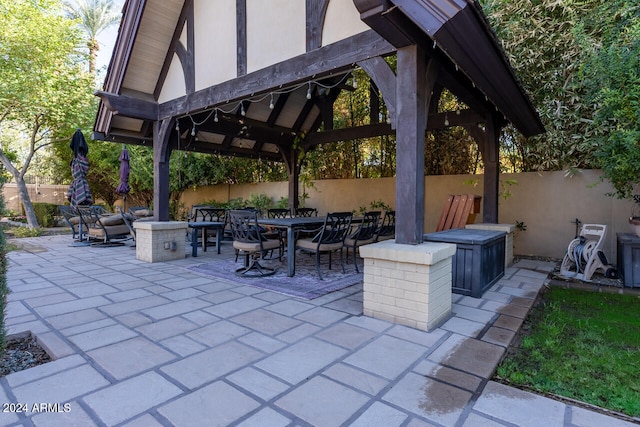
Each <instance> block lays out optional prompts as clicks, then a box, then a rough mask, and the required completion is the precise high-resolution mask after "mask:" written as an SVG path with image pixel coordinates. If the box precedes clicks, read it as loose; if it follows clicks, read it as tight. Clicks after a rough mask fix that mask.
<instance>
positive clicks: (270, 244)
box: [233, 239, 280, 252]
mask: <svg viewBox="0 0 640 427" xmlns="http://www.w3.org/2000/svg"><path fill="white" fill-rule="evenodd" d="M279 247H280V241H279V240H275V239H268V240H264V241H263V242H262V249H264V250H271V249H277V248H279ZM233 248H234V249H237V250H239V251H244V252H259V251H260V242H250V243H249V242H239V241H237V240H234V241H233Z"/></svg>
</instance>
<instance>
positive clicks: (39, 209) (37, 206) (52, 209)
mask: <svg viewBox="0 0 640 427" xmlns="http://www.w3.org/2000/svg"><path fill="white" fill-rule="evenodd" d="M33 210H34V212H35V214H36V219H37V220H38V224H39V225H40V227H55V226H56V225H57V221H56V216H58V215H60V210H59V209H58V205H54V204H51V203H34V204H33Z"/></svg>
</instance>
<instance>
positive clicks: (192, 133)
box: [191, 123, 196, 136]
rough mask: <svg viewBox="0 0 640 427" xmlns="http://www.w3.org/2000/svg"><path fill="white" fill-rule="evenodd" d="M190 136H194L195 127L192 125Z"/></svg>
mask: <svg viewBox="0 0 640 427" xmlns="http://www.w3.org/2000/svg"><path fill="white" fill-rule="evenodd" d="M191 136H196V125H195V123H194V124H193V128H191Z"/></svg>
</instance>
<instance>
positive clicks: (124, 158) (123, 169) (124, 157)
mask: <svg viewBox="0 0 640 427" xmlns="http://www.w3.org/2000/svg"><path fill="white" fill-rule="evenodd" d="M130 170H131V169H130V166H129V151H127V147H124V148H123V149H122V152H121V153H120V183H119V184H118V186H117V187H116V193H118V194H121V195H122V201H123V208H124V209H125V210H126V209H127V194H129V191H131V187H129V172H130Z"/></svg>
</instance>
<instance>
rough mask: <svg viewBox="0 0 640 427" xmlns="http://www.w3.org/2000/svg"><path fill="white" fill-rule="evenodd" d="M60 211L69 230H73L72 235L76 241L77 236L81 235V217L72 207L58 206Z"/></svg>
mask: <svg viewBox="0 0 640 427" xmlns="http://www.w3.org/2000/svg"><path fill="white" fill-rule="evenodd" d="M58 209H59V210H60V215H62V218H63V219H64V222H66V223H67V225H68V226H69V228H71V233H72V234H73V238H74V239H75V238H76V236H79V235H80V215H78V213H77V212H76V211H75V210H74V209H73V208H72V207H71V206H65V205H61V206H58ZM83 232H84V230H83Z"/></svg>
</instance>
